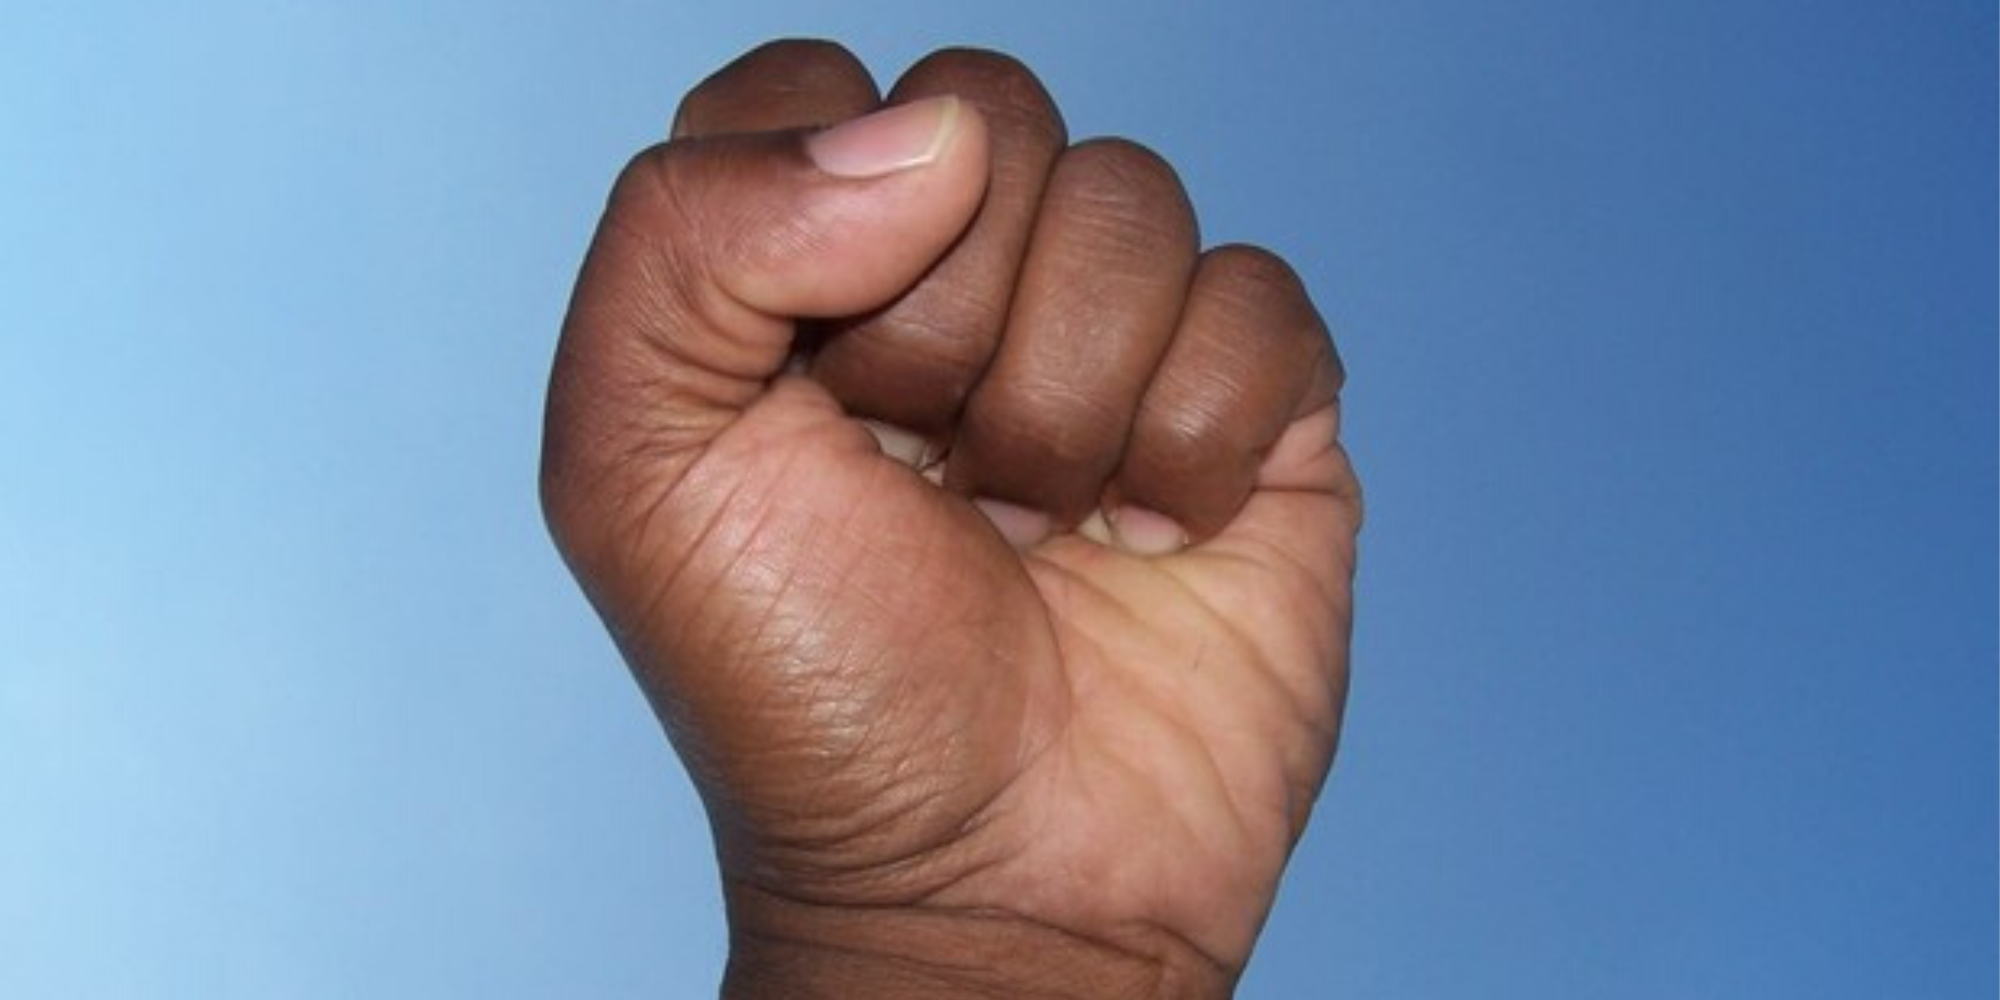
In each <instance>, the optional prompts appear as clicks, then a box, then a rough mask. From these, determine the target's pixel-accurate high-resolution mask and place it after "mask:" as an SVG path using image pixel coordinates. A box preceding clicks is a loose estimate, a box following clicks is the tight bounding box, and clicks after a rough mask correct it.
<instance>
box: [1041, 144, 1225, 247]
mask: <svg viewBox="0 0 2000 1000" xmlns="http://www.w3.org/2000/svg"><path fill="white" fill-rule="evenodd" d="M1050 197H1052V198H1055V199H1059V200H1060V201H1061V202H1062V203H1063V204H1062V205H1061V208H1062V209H1063V210H1064V211H1065V212H1073V213H1074V215H1075V218H1076V219H1077V221H1078V222H1080V223H1090V224H1095V225H1098V226H1102V227H1108V228H1117V229H1124V230H1131V231H1134V232H1136V233H1139V234H1141V235H1142V237H1144V238H1148V239H1166V240H1176V241H1192V240H1193V238H1194V210H1193V208H1192V207H1191V206H1190V205H1189V204H1188V197H1187V191H1186V189H1184V188H1183V187H1182V186H1181V180H1180V176H1179V175H1178V174H1176V173H1175V172H1174V168H1173V167H1172V166H1171V165H1169V164H1168V163H1167V161H1166V160H1165V159H1162V158H1161V157H1160V155H1159V154H1158V153H1155V152H1153V151H1152V150H1150V149H1148V148H1146V147H1145V146H1141V145H1139V144H1138V143H1135V142H1132V141H1130V140H1126V139H1092V140H1089V141H1087V142H1082V143H1078V144H1077V145H1075V146H1072V147H1070V148H1069V149H1068V150H1067V151H1066V152H1064V153H1063V156H1062V159H1061V161H1059V163H1058V164H1057V168H1056V179H1055V181H1054V182H1053V184H1052V191H1051V195H1050Z"/></svg>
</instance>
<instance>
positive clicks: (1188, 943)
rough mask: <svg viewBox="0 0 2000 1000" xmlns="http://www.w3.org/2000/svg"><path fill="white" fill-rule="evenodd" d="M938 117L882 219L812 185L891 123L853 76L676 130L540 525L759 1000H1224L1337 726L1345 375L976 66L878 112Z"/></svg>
mask: <svg viewBox="0 0 2000 1000" xmlns="http://www.w3.org/2000/svg"><path fill="white" fill-rule="evenodd" d="M945 93H951V94H956V95H958V96H959V97H961V98H962V99H963V100H964V101H965V103H966V104H967V105H969V106H970V107H971V108H973V109H976V111H977V113H976V114H974V113H962V114H961V116H960V117H961V119H962V120H960V121H958V123H957V124H956V125H955V126H954V128H955V129H956V131H955V132H953V133H952V135H953V137H952V139H951V141H950V143H949V144H948V145H947V146H946V147H945V149H944V152H943V153H941V154H940V158H939V159H938V161H937V162H935V163H933V164H931V165H930V166H928V167H925V168H923V169H922V170H920V171H914V172H911V173H908V174H900V175H897V176H895V177H891V178H886V179H879V180H864V181H843V180H837V179H830V178H827V177H825V176H823V175H821V174H820V173H818V172H817V171H815V170H814V169H813V167H812V165H811V161H810V160H809V159H807V157H806V156H805V155H802V154H801V152H800V150H801V149H802V147H803V146H804V145H805V143H806V140H805V139H804V137H803V135H804V134H803V133H802V132H800V131H799V130H801V129H806V128H808V127H813V126H821V125H827V124H831V123H837V122H842V121H846V120H848V119H852V118H854V117H856V116H859V115H862V114H865V113H867V112H870V111H872V110H875V109H876V108H877V107H878V106H880V104H881V103H882V102H881V101H880V99H878V97H877V94H876V91H875V88H874V84H873V83H872V81H871V80H870V79H869V77H868V75H867V73H866V72H865V71H864V70H863V69H862V68H861V66H860V65H859V64H858V62H856V61H855V60H854V59H853V57H852V56H850V55H848V54H847V53H846V52H845V51H843V50H841V49H839V48H837V47H834V46H831V45H827V44H824V43H805V42H790V43H777V44H774V45H771V46H766V47H765V48H762V49H759V50H757V51H756V52H753V53H751V54H749V55H747V56H745V57H744V58H742V59H740V60H738V61H737V62H736V63H733V64H731V65H730V66H729V67H726V68H725V69H723V70H722V71H720V72H719V73H717V74H716V75H715V76H714V77H711V78H710V79H709V80H708V81H706V82H704V83H703V84H702V85H701V86H700V87H699V88H697V89H696V90H695V91H694V92H693V93H691V94H689V95H688V97H687V98H686V99H685V101H684V102H683V104H682V107H681V110H680V113H679V115H678V116H677V118H676V120H675V138H674V140H673V141H672V142H670V143H667V144H665V145H663V146H661V147H658V148H656V149H654V150H651V151H648V152H647V153H645V154H642V155H641V156H640V157H639V158H638V159H636V160H635V161H634V162H633V164H632V165H631V166H630V167H628V168H627V170H626V172H625V174H624V176H623V177H622V178H621V180H620V182H619V184H618V186H617V189H616V190H615V191H614V193H613V196H612V199H611V203H610V206H609V207H608V209H607V211H606V216H605V220H604V222H603V224H602V226H601V227H600V230H599V233H598V236H597V238H596V240H595V242H594V243H593V246H592V248H591V251H590V255H589V258H588V260H587V262H586V265H585V267H584V270H583V273H582V275H581V277H580V278H579V282H578V287H577V290H576V294H575V298H574V300H573V302H572V305H571V311H570V315H569V318H568V321H567V323H566V325H565V328H564V332H563V340H562V344H561V347H560V349H559V352H558V357H557V363H556V367H555V372H554V376H553V379H552V384H551V390H550V403H549V414H548V423H547V438H546V444H545V454H544V467H543V484H542V486H543V498H544V503H545V506H546V509H547V512H548V516H549V520H550V524H551V526H552V529H553V532H554V534H555V536H556V539H557V541H558V544H559V545H560V547H561V548H562V550H563V552H564V555H565V557H566V558H567V559H568V561H569V563H570V565H571V566H572V568H573V569H574V571H575V572H576V574H577V576H578V579H579V580H580V581H581V583H582V585H583V587H584V589H585V591H586V592H587V593H588V595H589V596H590V598H591V600H592V602H593V604H594V605H595V607H596V608H597V610H598V611H599V613H600V614H601V615H602V616H603V618H604V620H605V622H606V624H607V626H608V627H609V628H610V630H611V632H612V634H613V636H614V637H615V639H616V641H617V643H618V645H619V647H620V649H621V650H622V652H623V653H624V655H625V657H626V658H627V660H628V662H629V663H630V664H631V667H632V669H633V672H634V674H635V675H636V676H637V678H638V680H639V682H640V684H641V685H642V687H643V688H644V690H645V691H646V693H647V695H648V697H649V698H650V699H651V701H652V703H653V705H654V706H655V708H656V710H657V711H658V714H659V715H660V717H661V719H662V720H663V722H664V724H665V726H666V728H667V730H668V733H669V735H670V736H671V738H672V740H673V742H674V745H675V746H676V748H677V749H678V750H679V752H680V753H681V755H682V756H683V758H684V760H685V761H686V763H687V765H688V767H689V769H690V771H691V773H692V774H693V776H694V779H695V782H696V785H697V787H698V788H699V789H700V791H701V794H702V795H703V797H704V800H705V802H706V804H707V806H708V810H709V814H710V818H711V821H712V823H713V825H714V830H715V840H716V846H717V851H718V855H719V858H720V861H721V864H722V868H723V878H724V885H725V887H726V891H727V893H728V897H729V910H730V921H731V930H732V934H731V943H732V956H731V969H730V972H729V980H728V982H727V983H726V984H725V991H726V992H727V993H728V994H730V995H735V996H821V995H825V996H835V995H854V996H885V997H886V996H901V995H911V996H917V995H922V996H950V995H961V994H962V995H979V996H988V995H1004V996H1023V997H1027V996H1092V997H1110V996H1220V995H1226V994H1227V993H1228V992H1229V990H1230V988H1231V987H1232V986H1233V984H1234V982H1235V980H1236V977H1237V976H1238V975H1239V974H1240V972H1241V970H1242V968H1243V965H1244V963H1245V962H1246V961H1247V959H1248V957H1249V954H1250V950H1251V947H1252V944H1253V943H1254V940H1255V937H1256V934H1257V931H1258V929H1259V927H1260V926H1261V924H1262V922H1263V920H1264V917H1265V914H1266V913H1267V912H1268V910H1269V908H1270V906H1271V903H1272V901H1273V898H1274V894H1275V892H1276V888H1277V884H1278V879H1279V876H1280V874H1281V872H1282V870H1283V867H1284V864H1285V860H1286V858H1287V856H1288V854H1289V853H1290V850H1291V847H1292V845H1293V844H1294V843H1295V841H1296V840H1297V838H1298V836H1299V835H1300V832H1301V831H1302V829H1303V827H1304V824H1305V822H1306V819H1307V815H1308V813H1309V812H1310V810H1311V808H1312V805H1313V802H1314V799H1315V797H1316V795H1317V792H1318V790H1319V788H1320V786H1321V783H1322V781H1323V780H1324V778H1325V775H1326V772H1327V768H1328V766H1329V764H1330V762H1331V759H1332V755H1333V751H1334V746H1335V743H1336V739H1337V734H1338V731H1339V723H1340V716H1341V709H1342V703H1343V700H1344V698H1345V691H1346V676H1347V637H1348V632H1349V623H1350V580H1351V577H1352V573H1353V569H1354V555H1355V547H1354V542H1355V534H1356V532H1357V531H1358V529H1359V525H1360V503H1359V490H1358V486H1357V484H1356V481H1355V478H1354V475H1353V473H1352V471H1351V469H1350V467H1349V464H1348V462H1347V460H1346V457H1345V454H1344V452H1343V451H1342V449H1341V447H1340V445H1339V443H1338V432H1339V405H1338V396H1337V394H1338V390H1339V388H1340V384H1341V378H1342V376H1341V370H1340V367H1339V363H1338V360H1337V358H1336V356H1335V354H1334V352H1333V348H1332V345H1331V342H1330V341H1329V340H1328V338H1327V335H1326V331H1325V328H1324V326H1323V325H1322V323H1321V321H1320V319H1319V317H1318V315H1317V313H1316V312H1315V310H1314V308H1313V305H1312V303H1311V302H1310V301H1309V299H1308V298H1307V295H1306V293H1305V290H1304V289H1303V287H1302V286H1301V285H1300V283H1299V281H1298V279H1297V278H1296V276H1295V275H1294V274H1293V273H1292V272H1291V270H1290V269H1289V268H1288V267H1286V266H1285V264H1284V263H1283V262H1282V261H1280V260H1279V259H1278V258H1276V257H1274V256H1272V255H1271V254H1269V253H1267V252H1264V251H1261V250H1256V249H1253V248H1248V247H1240V246H1238V247H1226V248H1221V249H1215V250H1210V251H1208V252H1207V253H1201V252H1199V249H1198V243H1197V235H1196V228H1195V222H1194V216H1193V212H1192V210H1191V208H1190V207H1189V205H1188V201H1187V198H1186V196H1185V195H1184V193H1183V192H1182V190H1181V187H1180V184H1179V182H1178V180H1177V179H1176V178H1175V176H1174V174H1173V172H1172V170H1171V169H1170V168H1169V167H1167V166H1166V164H1165V163H1164V162H1163V161H1161V160H1160V159H1159V158H1158V157H1157V156H1155V155H1153V154H1151V153H1150V152H1148V151H1146V150H1144V149H1142V148H1140V147H1137V146H1133V145H1131V144H1128V143H1122V142H1092V143H1084V144H1080V145H1075V146H1071V145H1068V144H1067V138H1066V136H1065V134H1064V127H1063V124H1062V121H1061V119H1060V117H1059V115H1058V113H1057V111H1056V109H1055V107H1054V105H1053V104H1052V103H1051V102H1050V100H1049V98H1048V97H1047V95H1046V94H1045V93H1044V92H1043V90H1042V88H1041V86H1040V84H1039V83H1038V82H1037V81H1036V80H1035V79H1034V77H1033V76H1032V75H1030V74H1029V72H1028V71H1027V70H1026V69H1024V68H1023V67H1021V66H1020V65H1019V64H1017V63H1015V62H1013V61H1011V60H1009V59H1006V58H1005V57H1001V56H997V55H994V54H990V53H979V52H967V51H952V52H942V53H938V54H936V55H934V56H932V57H930V58H928V59H926V60H925V61H923V62H922V63H920V64H918V66H916V67H915V68H913V69H912V70H911V71H910V72H909V73H908V74H907V75H905V76H904V77H903V78H902V80H901V81H900V82H899V83H898V84H897V85H896V87H895V88H894V89H893V90H892V92H891V93H890V95H889V98H888V101H889V102H890V103H903V102H908V101H912V100H916V99H918V98H922V97H926V96H930V95H937V94H945ZM800 316H808V317H811V318H813V319H814V322H811V323H799V322H795V319H796V318H797V317H800ZM807 347H813V348H814V349H813V350H810V351H808V350H806V348H807ZM864 419H865V420H866V421H869V422H868V423H864V422H863V421H864ZM871 428H872V429H873V430H875V431H876V433H871ZM878 442H879V443H878ZM973 498H986V499H998V500H1003V501H1006V502H1007V503H1008V505H1009V506H1008V507H1002V508H993V507H991V506H990V505H989V506H988V507H987V508H986V509H996V510H999V511H1000V513H996V514H994V515H992V518H993V519H992V520H989V519H988V517H985V516H982V507H980V506H975V504H974V503H973V502H972V500H973ZM1133 508H1138V509H1137V510H1135V509H1133ZM1148 511H1150V512H1154V514H1155V515H1162V516H1164V518H1166V519H1168V520H1169V521H1170V522H1171V524H1169V525H1167V527H1169V528H1170V527H1171V526H1172V525H1179V526H1180V527H1181V528H1182V529H1184V531H1185V535H1186V541H1187V542H1188V543H1189V544H1186V546H1185V547H1181V546H1179V545H1177V544H1172V543H1173V542H1175V541H1177V539H1174V538H1172V535H1173V534H1174V533H1173V532H1172V531H1168V532H1167V536H1168V543H1167V544H1166V545H1164V546H1163V545H1162V543H1161V541H1160V538H1161V532H1160V530H1157V529H1160V527H1161V525H1162V524H1163V523H1164V522H1162V521H1161V520H1160V518H1159V516H1149V515H1148V514H1147V513H1146V512H1148ZM1105 512H1111V513H1112V514H1113V518H1112V521H1111V522H1107V520H1106V518H1105V516H1104V514H1105ZM996 524H1000V525H1004V526H1006V527H1007V531H1006V532H1005V533H1004V534H1003V532H1002V531H1001V530H999V529H998V528H996ZM1147 524H1150V525H1152V527H1153V528H1154V529H1156V530H1154V531H1153V532H1152V533H1151V534H1150V535H1143V534H1142V533H1141V527H1142V526H1145V525H1147ZM1128 535H1130V536H1131V537H1129V538H1128V537H1127V536H1128ZM1010 539H1011V540H1010ZM1148 539H1150V541H1149V540H1148ZM1135 540H1136V541H1135ZM1162 547H1166V548H1171V549H1172V551H1168V552H1160V551H1158V550H1159V549H1161V548H1162Z"/></svg>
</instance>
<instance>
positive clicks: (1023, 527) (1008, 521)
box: [972, 497, 1050, 549]
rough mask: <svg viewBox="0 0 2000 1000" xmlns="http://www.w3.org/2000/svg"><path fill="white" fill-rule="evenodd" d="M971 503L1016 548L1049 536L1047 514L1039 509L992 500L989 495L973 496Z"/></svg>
mask: <svg viewBox="0 0 2000 1000" xmlns="http://www.w3.org/2000/svg"><path fill="white" fill-rule="evenodd" d="M972 505H973V506H974V507H977V508H979V512H980V513H981V514H984V515H986V519H987V520H988V521H991V522H993V526H994V527H995V528H998V529H1000V534H1001V536H1002V537H1004V538H1006V539H1007V542H1008V544H1010V545H1012V546H1014V547H1015V548H1017V549H1025V548H1028V547H1029V546H1032V545H1034V544H1036V543H1038V542H1040V541H1041V540H1042V539H1044V538H1047V537H1049V527H1050V521H1049V516H1048V515H1047V514H1044V513H1042V512H1041V511H1039V510H1030V509H1028V508H1026V507H1021V506H1017V505H1015V504H1011V503H1008V502H1007V501H1005V500H994V499H992V498H990V497H974V498H973V499H972Z"/></svg>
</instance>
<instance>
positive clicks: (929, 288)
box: [812, 49, 1067, 438]
mask: <svg viewBox="0 0 2000 1000" xmlns="http://www.w3.org/2000/svg"><path fill="white" fill-rule="evenodd" d="M940 94H956V95H958V96H959V97H960V98H963V99H964V100H966V101H968V102H970V103H971V104H972V105H973V106H975V107H977V108H978V109H979V111H980V115H981V117H982V118H984V119H985V121H986V123H987V131H988V134H989V136H990V139H989V143H990V147H991V150H992V175H991V179H990V181H989V182H988V185H987V192H986V201H985V203H984V204H983V205H982V206H981V207H980V210H979V215H978V216H977V217H976V218H975V219H974V220H973V223H972V227H971V228H970V229H968V230H967V231H966V234H965V236H964V238H962V239H961V240H960V241H959V242H958V243H957V245H955V246H954V247H953V248H952V250H951V252H950V253H949V254H947V255H946V256H945V258H944V259H943V260H942V261H939V262H938V265H937V267H936V268H935V269H934V270H932V271H931V272H930V273H929V274H928V275H926V276H925V278H924V280H923V281H922V282H921V283H919V284H918V285H917V286H916V287H915V288H913V289H911V290H910V291H909V293H907V294H905V295H904V296H902V297H901V298H900V299H898V300H897V301H896V302H895V303H894V304H892V305H891V306H889V308H888V309H886V310H884V311H882V312H880V313H877V314H875V315H873V316H870V317H867V318H865V319H863V320H861V321H859V322H855V323H851V324H846V325H844V326H843V327H842V328H841V329H840V330H839V331H838V332H837V333H836V334H835V335H834V336H832V338H831V339H829V340H828V341H826V342H825V343H824V345H822V346H821V348H820V350H819V353H818V354H817V356H816V357H815V358H814V360H813V367H812V372H813V376H814V377H815V378H816V379H818V380H819V381H820V382H821V384H823V385H825V386H826V387H827V388H828V389H829V390H831V391H832V392H833V395H834V396H835V398H837V399H839V400H840V401H841V402H842V403H843V404H844V405H845V406H846V407H847V409H848V411H849V412H850V413H855V414H858V415H861V416H866V417H874V418H877V419H880V420H884V421H888V422H891V423H894V424H900V425H902V426H905V427H909V428H913V429H916V430H918V431H920V432H922V433H924V434H925V435H928V436H931V437H934V438H942V437H943V436H945V433H946V432H947V430H948V428H949V425H950V424H951V423H952V421H953V420H954V419H956V417H957V416H958V413H959V410H960V409H961V407H962V406H963V405H964V403H965V398H966V395H967V393H969V392H970V391H971V389H972V386H973V384H974V383H975V382H977V380H978V378H979V376H980V374H981V373H982V372H983V371H984V370H985V369H986V365H987V363H988V362H989V361H990V360H991V359H992V356H993V351H994V347H995V346H996V345H997V344H998V343H999V341H1000V334H1001V330H1002V329H1003V327H1004V325H1005V323H1006V321H1007V309H1008V305H1009V303H1010V301H1011V300H1012V297H1013V290H1014V285H1015V281H1016V278H1017V276H1018V272H1019V270H1020V262H1021V257H1022V254H1023V253H1024V252H1025V250H1026V248H1027V245H1028V236H1029V233H1030V231H1031V230H1032V229H1033V227H1034V224H1035V211H1036V206H1037V205H1038V204H1039V203H1040V201H1041V199H1042V190H1043V186H1044V184H1045V183H1046V181H1047V179H1048V173H1049V168H1050V166H1051V165H1052V164H1053V163H1054V162H1055V158H1056V155H1057V154H1058V153H1060V152H1061V151H1062V148H1063V145H1064V143H1065V142H1066V141H1067V140H1066V138H1065V136H1066V133H1065V130H1064V127H1063V122H1062V116H1061V114H1060V113H1059V112H1058V111H1057V110H1056V106H1055V103H1054V101H1052V100H1051V99H1050V98H1049V95H1048V92H1047V91H1045V90H1043V89H1042V85H1041V82H1040V81H1038V80H1036V79H1035V76H1034V74H1033V73H1031V72H1029V71H1028V69H1027V67H1025V66H1023V65H1021V64H1020V63H1019V62H1016V61H1015V60H1013V59H1011V58H1009V57H1007V56H1004V55H1000V54H998V53H993V52H981V51H974V50H967V49H953V50H946V51H943V52H938V53H935V54H933V55H931V56H929V57H927V58H925V59H924V60H923V61H921V62H919V63H917V64H916V65H915V66H914V67H912V68H911V69H910V71H909V72H908V73H906V74H904V76H903V78H902V79H901V80H899V81H898V82H897V84H896V86H895V89H893V90H892V91H891V92H890V94H889V101H890V103H892V104H895V103H901V102H903V101H909V100H917V99H921V98H925V97H933V96H937V95H940Z"/></svg>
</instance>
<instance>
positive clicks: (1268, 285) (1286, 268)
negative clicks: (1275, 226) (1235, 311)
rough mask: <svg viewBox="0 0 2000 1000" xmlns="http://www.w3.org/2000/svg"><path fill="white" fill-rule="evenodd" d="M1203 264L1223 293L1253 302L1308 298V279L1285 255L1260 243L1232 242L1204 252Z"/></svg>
mask: <svg viewBox="0 0 2000 1000" xmlns="http://www.w3.org/2000/svg"><path fill="white" fill-rule="evenodd" d="M1202 266H1203V267H1204V268H1205V269H1207V270H1208V271H1209V272H1210V274H1211V275H1212V278H1213V280H1214V281H1215V282H1216V284H1217V285H1218V286H1219V289H1218V290H1219V291H1220V292H1221V293H1222V294H1229V295H1233V296H1236V297H1239V298H1241V299H1243V300H1245V301H1250V302H1291V301H1297V300H1302V299H1304V298H1305V283H1304V282H1303V281H1301V280H1300V279H1299V275H1298V272H1297V271H1294V270H1293V269H1292V266H1291V265H1290V264H1288V263H1286V262H1285V259H1284V258H1283V257H1280V256H1278V255H1277V254H1275V253H1272V252H1271V251H1269V250H1266V249H1264V248H1263V247H1260V246H1252V245H1250V244H1247V243H1230V244H1226V245H1223V246H1219V247H1216V248H1214V249H1212V250H1210V251H1208V253H1207V254H1205V255H1204V259H1203V261H1202Z"/></svg>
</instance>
